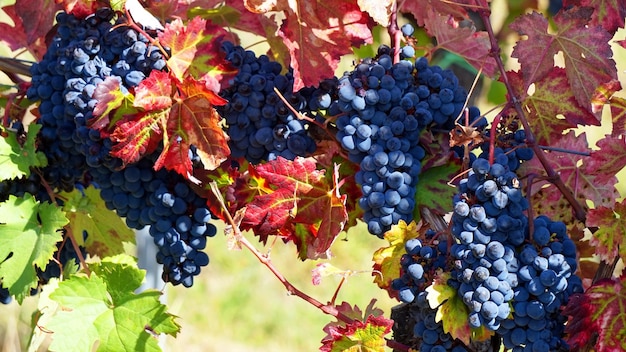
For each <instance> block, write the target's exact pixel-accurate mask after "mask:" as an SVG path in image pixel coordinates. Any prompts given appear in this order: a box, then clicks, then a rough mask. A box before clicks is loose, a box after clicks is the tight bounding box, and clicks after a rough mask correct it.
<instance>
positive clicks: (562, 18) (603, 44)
mask: <svg viewBox="0 0 626 352" xmlns="http://www.w3.org/2000/svg"><path fill="white" fill-rule="evenodd" d="M590 16H591V12H590V9H588V8H573V9H570V10H567V11H560V12H559V13H558V14H557V15H556V16H555V17H554V22H555V24H556V27H557V30H556V33H554V34H552V33H548V20H547V19H546V18H545V17H544V16H543V15H541V14H539V13H537V12H533V13H531V14H528V15H524V16H522V17H519V18H518V19H517V20H515V21H514V22H513V23H512V24H511V26H510V27H511V29H513V30H515V31H517V32H518V33H519V34H521V35H526V36H528V39H527V40H520V41H519V42H518V43H517V44H516V45H515V48H514V49H513V53H512V54H511V56H512V57H515V58H518V59H519V61H520V64H521V67H522V74H523V77H524V83H525V84H524V87H525V88H528V87H529V86H530V84H532V83H534V82H536V81H538V80H540V78H541V77H544V76H546V75H547V74H548V73H549V72H550V70H551V69H552V67H553V66H554V55H556V54H557V53H558V52H563V54H564V57H565V72H566V74H567V78H568V81H569V83H570V85H571V87H572V90H573V92H574V96H575V97H576V101H578V103H579V104H580V105H581V106H582V107H584V108H585V109H587V110H590V111H591V110H592V107H591V99H592V97H593V94H594V92H595V90H596V88H597V87H598V86H600V85H601V84H603V83H606V82H610V81H611V80H613V79H617V70H616V67H615V61H613V60H612V59H611V57H612V51H611V47H610V45H609V43H608V42H609V40H611V35H610V34H609V33H608V32H607V31H606V30H604V29H603V28H602V27H600V26H589V25H588V23H589V20H590ZM597 118H598V120H599V119H600V117H599V116H598V117H597Z"/></svg>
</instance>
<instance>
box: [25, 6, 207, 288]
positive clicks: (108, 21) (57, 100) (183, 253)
mask: <svg viewBox="0 0 626 352" xmlns="http://www.w3.org/2000/svg"><path fill="white" fill-rule="evenodd" d="M57 21H58V23H59V26H58V30H57V34H56V35H55V36H54V38H53V40H52V44H51V45H50V47H49V50H48V52H47V53H46V54H45V56H44V59H43V61H41V62H40V63H38V64H36V65H34V66H33V69H32V73H33V85H32V86H31V88H30V89H29V90H28V92H27V95H28V96H29V98H31V99H34V100H40V101H41V103H40V106H39V110H40V113H41V118H40V119H39V120H38V121H37V123H40V124H41V125H42V130H41V140H42V142H43V143H42V148H43V149H42V150H43V151H44V152H46V153H47V154H46V155H47V157H48V160H49V164H50V165H51V167H50V169H47V170H44V171H45V172H44V176H45V177H46V179H47V180H48V178H50V179H49V180H48V182H49V183H50V184H52V185H53V187H58V188H62V189H65V190H69V189H71V188H74V186H75V185H76V184H77V181H79V180H81V181H82V182H83V183H85V184H88V183H90V182H93V183H94V184H95V185H97V187H99V188H100V190H101V193H100V194H101V197H102V198H103V200H104V201H105V204H106V206H107V207H108V208H109V209H111V210H115V211H116V212H117V214H118V215H119V216H120V217H124V218H125V221H126V224H127V225H128V226H129V227H130V228H134V229H141V228H143V227H144V226H150V234H151V235H152V237H153V239H154V242H155V243H156V244H157V246H158V247H159V254H158V255H157V261H158V262H159V263H161V264H163V265H164V273H163V279H164V281H167V282H171V283H173V284H174V285H177V284H183V285H184V286H191V285H192V284H193V277H194V276H195V275H197V274H198V273H199V272H200V268H201V267H202V266H205V265H207V264H208V262H209V258H208V256H207V255H206V253H204V252H202V249H204V248H205V246H206V239H207V237H208V236H213V235H215V233H216V228H215V226H214V225H212V224H209V223H208V222H209V220H210V219H211V213H210V212H209V210H208V208H207V206H206V204H205V202H206V201H205V200H204V199H202V198H201V197H199V196H198V195H197V194H196V193H195V192H193V191H192V190H191V189H190V188H189V186H188V185H187V183H186V180H185V179H184V178H183V177H182V176H180V175H178V174H177V173H175V172H173V171H166V170H160V171H154V170H153V169H152V165H153V164H154V161H155V158H156V155H158V154H157V153H156V152H155V153H153V154H152V155H150V156H147V157H144V159H142V160H140V161H139V162H137V163H135V164H131V165H127V166H126V167H123V163H122V161H121V160H120V159H118V158H115V157H112V156H111V155H110V151H111V147H112V142H111V140H110V139H108V138H102V137H101V134H100V132H99V131H97V130H95V129H90V128H89V127H88V125H89V121H90V120H92V119H93V109H94V107H95V106H96V104H97V103H98V101H97V99H96V98H95V97H94V91H95V89H96V86H97V85H98V84H99V83H101V82H103V80H104V79H106V78H107V77H113V78H114V79H117V80H118V81H119V83H120V89H121V91H122V93H124V94H125V93H126V92H129V91H130V90H132V89H133V88H134V87H136V86H137V85H138V84H139V83H140V82H141V81H142V80H143V79H145V78H146V77H147V76H149V74H150V72H151V71H152V70H163V69H165V67H166V62H165V60H164V57H163V53H162V52H161V51H160V49H159V48H158V47H157V46H154V45H152V44H151V42H150V40H149V38H147V37H146V36H145V35H144V34H142V33H138V32H137V31H135V30H134V29H132V28H131V27H130V26H125V25H120V26H118V24H123V23H124V22H125V21H126V19H125V18H124V17H123V16H120V17H118V18H117V20H116V21H114V12H113V11H112V10H111V9H107V8H101V9H99V10H98V11H97V12H96V14H95V15H93V16H90V17H88V18H86V19H84V20H81V19H78V18H76V17H74V16H72V15H69V14H66V13H59V14H58V15H57ZM57 144H58V147H50V145H53V146H55V145H57ZM194 151H195V147H193V146H192V148H191V149H190V155H189V157H190V160H191V161H192V164H194V165H198V164H199V163H200V161H199V158H198V156H197V154H195V153H194ZM68 156H71V157H72V158H75V159H76V160H78V161H77V163H76V164H72V163H70V162H69V161H67V157H68ZM64 160H66V161H64ZM56 168H58V169H59V170H72V171H73V173H72V175H71V177H70V176H67V175H61V181H62V182H57V179H58V177H55V175H56V174H55V173H58V171H57V169H56ZM66 176H67V177H66ZM66 247H67V246H66ZM57 268H58V266H57ZM47 270H48V269H46V271H47ZM50 270H52V272H51V274H50V275H51V276H54V274H55V273H54V267H51V268H50Z"/></svg>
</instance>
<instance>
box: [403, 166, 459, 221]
mask: <svg viewBox="0 0 626 352" xmlns="http://www.w3.org/2000/svg"><path fill="white" fill-rule="evenodd" d="M460 170H461V165H460V162H459V160H458V159H457V160H456V161H454V160H450V161H449V163H448V164H446V165H441V166H437V167H431V168H428V169H426V170H424V171H423V172H422V173H421V174H420V175H419V182H418V183H417V186H415V211H414V213H415V215H414V218H415V219H419V218H420V214H419V209H420V208H421V207H426V208H428V209H432V210H436V211H437V212H438V213H440V214H446V213H448V212H449V211H450V210H451V209H452V201H451V199H452V197H453V196H454V194H455V193H456V189H455V188H454V187H452V186H450V185H448V183H447V182H448V180H451V179H452V178H454V176H456V175H457V174H458V173H459V171H460Z"/></svg>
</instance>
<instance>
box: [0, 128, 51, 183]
mask: <svg viewBox="0 0 626 352" xmlns="http://www.w3.org/2000/svg"><path fill="white" fill-rule="evenodd" d="M40 129H41V125H37V124H31V125H30V126H29V128H28V134H27V135H26V141H25V142H24V144H23V145H22V144H20V142H18V141H17V137H16V134H15V132H13V131H3V133H6V137H4V138H0V180H10V179H13V178H21V177H23V176H26V177H28V176H30V168H31V167H43V166H46V164H47V163H48V162H47V160H46V156H45V154H44V153H42V152H38V151H36V149H35V139H36V138H37V132H39V130H40Z"/></svg>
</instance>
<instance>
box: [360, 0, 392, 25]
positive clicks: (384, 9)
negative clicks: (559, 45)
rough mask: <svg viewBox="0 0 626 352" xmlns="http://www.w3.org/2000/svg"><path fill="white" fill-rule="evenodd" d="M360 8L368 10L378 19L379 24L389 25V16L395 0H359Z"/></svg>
mask: <svg viewBox="0 0 626 352" xmlns="http://www.w3.org/2000/svg"><path fill="white" fill-rule="evenodd" d="M357 3H358V4H359V8H360V9H361V10H362V11H364V12H367V13H368V14H369V15H370V17H372V18H373V19H374V21H376V23H378V24H379V25H381V26H383V27H387V26H388V25H389V16H391V7H392V5H393V1H391V0H384V1H378V0H357Z"/></svg>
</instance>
